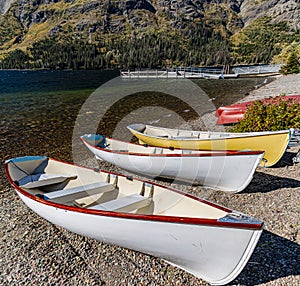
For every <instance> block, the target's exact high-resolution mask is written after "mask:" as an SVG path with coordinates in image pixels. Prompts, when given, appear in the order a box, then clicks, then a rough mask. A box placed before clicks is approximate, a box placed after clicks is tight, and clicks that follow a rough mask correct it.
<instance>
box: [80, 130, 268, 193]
mask: <svg viewBox="0 0 300 286" xmlns="http://www.w3.org/2000/svg"><path fill="white" fill-rule="evenodd" d="M81 140H82V141H83V143H84V144H85V146H86V147H87V148H88V149H89V150H90V151H91V152H92V153H93V154H94V155H95V156H96V158H97V159H99V160H104V161H107V162H109V163H111V164H114V165H116V166H118V167H120V168H123V169H125V170H127V171H130V172H133V173H137V174H141V175H145V176H150V177H154V178H155V177H165V178H173V179H176V180H179V181H181V180H182V181H187V182H191V183H197V184H201V185H203V186H205V187H209V188H213V189H216V190H221V191H224V192H228V193H237V192H241V191H242V190H244V189H245V188H246V187H247V186H248V184H249V183H250V182H251V180H252V178H253V174H254V172H255V170H256V168H257V166H258V165H259V163H260V161H261V159H262V158H263V155H264V152H263V151H198V150H182V149H173V148H171V149H169V148H161V147H150V146H148V145H138V144H133V143H128V142H124V141H120V140H116V139H112V138H106V137H105V136H103V135H98V134H86V135H83V136H81ZM237 170H238V171H239V174H238V176H237V174H236V171H237Z"/></svg>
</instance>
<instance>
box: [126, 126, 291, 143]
mask: <svg viewBox="0 0 300 286" xmlns="http://www.w3.org/2000/svg"><path fill="white" fill-rule="evenodd" d="M144 125H145V126H150V127H151V128H153V127H154V128H155V129H165V130H177V131H179V132H180V131H184V132H186V131H188V132H199V133H201V132H203V133H208V134H222V133H227V134H228V133H230V132H213V131H195V130H183V129H170V128H164V127H159V126H152V125H146V124H144ZM127 128H128V129H129V130H130V131H131V130H133V131H131V132H132V133H133V135H134V133H138V134H141V135H142V136H145V137H150V138H155V139H160V140H169V141H185V142H187V141H191V142H195V141H218V140H233V139H240V138H249V137H262V136H268V135H281V134H285V133H287V134H288V135H289V138H290V137H291V131H290V130H289V129H287V130H278V131H261V132H245V133H234V132H231V133H232V134H237V136H233V137H232V136H230V135H228V136H224V137H220V138H217V137H215V138H214V137H211V138H198V137H191V136H186V138H184V136H183V137H180V136H179V137H177V138H176V137H163V136H156V135H152V134H145V133H143V132H140V131H138V130H136V129H133V128H131V127H130V125H128V126H127Z"/></svg>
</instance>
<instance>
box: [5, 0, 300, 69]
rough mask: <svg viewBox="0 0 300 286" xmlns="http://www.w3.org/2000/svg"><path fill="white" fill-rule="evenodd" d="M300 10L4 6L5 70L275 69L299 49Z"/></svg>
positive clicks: (125, 0) (79, 2) (74, 2)
mask: <svg viewBox="0 0 300 286" xmlns="http://www.w3.org/2000/svg"><path fill="white" fill-rule="evenodd" d="M299 11H300V1H299V0H255V1H253V0H121V1H115V0H104V1H103V0H102V1H100V0H94V1H90V0H2V1H1V2H0V12H1V16H0V59H2V62H1V67H2V68H9V67H19V68H26V67H29V68H32V67H33V68H103V67H121V68H129V67H159V66H174V65H214V64H228V63H229V64H231V63H268V62H271V61H272V60H273V59H274V58H276V59H277V60H278V59H279V60H280V54H281V52H282V51H283V50H284V49H287V47H289V46H290V45H292V46H293V47H294V46H295V42H296V48H297V47H298V44H299V30H300V24H299V18H300V15H299V13H300V12H299ZM253 39H255V40H253ZM256 46H257V47H256Z"/></svg>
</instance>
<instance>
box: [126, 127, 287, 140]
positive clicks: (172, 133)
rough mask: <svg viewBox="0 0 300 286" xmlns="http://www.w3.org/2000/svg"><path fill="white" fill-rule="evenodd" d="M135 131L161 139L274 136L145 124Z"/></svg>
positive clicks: (266, 132)
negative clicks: (170, 127) (181, 128)
mask: <svg viewBox="0 0 300 286" xmlns="http://www.w3.org/2000/svg"><path fill="white" fill-rule="evenodd" d="M128 127H129V128H131V129H132V130H134V131H137V132H139V133H142V134H146V135H150V136H155V137H160V138H169V139H177V140H178V139H191V138H193V139H200V140H201V139H204V140H205V139H220V138H232V137H241V136H242V137H247V136H253V135H268V134H272V132H274V131H265V132H249V133H246V132H245V133H233V132H212V131H193V130H180V129H169V128H163V127H156V126H151V125H145V124H133V125H129V126H128ZM282 132H283V133H284V132H286V133H288V132H289V131H288V130H283V131H282Z"/></svg>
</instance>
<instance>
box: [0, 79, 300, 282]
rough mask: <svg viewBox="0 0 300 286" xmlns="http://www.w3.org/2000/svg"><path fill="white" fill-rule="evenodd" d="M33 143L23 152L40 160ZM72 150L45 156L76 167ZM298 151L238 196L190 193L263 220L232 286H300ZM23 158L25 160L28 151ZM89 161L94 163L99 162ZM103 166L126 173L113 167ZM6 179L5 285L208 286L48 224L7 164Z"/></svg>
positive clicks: (0, 200)
mask: <svg viewBox="0 0 300 286" xmlns="http://www.w3.org/2000/svg"><path fill="white" fill-rule="evenodd" d="M275 82H276V81H275ZM298 82H300V79H298ZM272 83H274V82H272ZM279 83H280V84H283V83H282V81H280V82H279ZM294 84H295V81H294ZM259 90H260V88H259V89H257V90H256V91H259ZM298 91H300V88H298ZM64 132H68V131H67V130H64ZM30 138H31V136H28V138H27V139H28V140H27V139H26V140H27V141H26V140H24V142H23V145H22V148H25V149H26V151H28V152H30V151H32V153H33V154H36V152H35V151H36V150H35V147H34V146H33V145H32V144H31V143H30ZM52 139H53V138H52ZM12 143H13V142H12ZM24 145H25V147H24ZM69 148H70V146H69V145H68V144H66V146H65V148H63V150H59V151H57V150H55V151H54V150H52V151H51V144H49V145H48V147H47V148H45V150H44V149H43V146H41V148H40V149H39V151H40V152H44V153H45V154H51V152H53V154H55V155H60V159H62V160H63V159H64V160H69V161H71V154H70V153H69V151H68V150H70V149H69ZM16 150H17V149H16ZM16 150H15V151H16ZM18 150H19V149H18ZM298 150H299V146H295V147H292V148H290V149H288V150H287V152H286V154H285V155H284V157H283V158H282V160H281V161H280V162H279V164H278V166H275V167H273V168H268V169H266V168H258V170H257V172H256V173H255V175H254V178H253V181H252V182H251V183H250V184H249V186H248V187H247V188H246V189H245V190H244V191H243V192H241V193H239V194H234V195H228V194H225V193H222V192H220V191H216V192H207V191H205V190H203V189H202V188H201V187H196V186H193V187H188V186H187V187H186V188H185V189H184V190H185V191H188V192H191V193H194V194H198V195H199V194H200V195H203V194H205V198H207V199H208V200H210V201H214V202H216V203H219V204H221V205H224V206H226V207H229V208H232V209H235V210H237V211H241V212H243V213H246V214H248V215H251V216H254V217H256V218H257V219H260V220H262V221H264V224H265V230H264V232H263V234H262V236H261V238H260V240H259V242H258V245H257V247H256V249H255V251H254V253H253V255H252V256H251V258H250V260H249V262H248V263H247V265H246V266H245V268H244V270H243V271H242V272H241V274H240V275H239V276H238V277H237V278H236V279H235V280H234V281H232V283H230V285H267V286H271V285H276V286H279V285H280V286H281V285H291V286H293V285H300V276H299V261H300V247H299V244H300V235H299V234H300V231H299V230H300V213H299V212H300V210H299V201H300V181H299V178H300V164H295V165H292V163H291V162H290V159H291V157H292V156H293V155H294V154H296V153H297V151H298ZM2 152H3V150H2ZM58 153H59V154H58ZM19 154H20V155H24V152H23V150H19ZM3 157H5V155H3V156H2V158H3ZM83 163H84V164H85V165H89V164H90V165H93V164H94V161H93V160H90V159H86V161H84V162H83ZM101 167H103V168H105V169H107V170H114V171H117V172H120V171H122V170H120V169H118V168H116V167H114V166H112V165H109V164H106V163H101ZM0 175H1V176H0V184H1V188H0V249H1V255H0V285H9V286H14V285H16V286H17V285H18V286H19V285H49V286H50V285H78V286H79V285H80V286H82V285H88V286H91V285H97V286H99V285H106V286H108V285H109V286H110V285H117V286H119V285H153V286H154V285H155V286H158V285H164V286H165V285H182V286H183V285H193V286H197V285H208V284H207V283H206V282H205V281H203V280H201V279H198V278H196V277H194V276H193V275H191V274H188V273H187V272H185V271H183V270H181V269H179V268H176V267H173V266H171V265H169V264H167V263H165V262H164V261H162V260H160V259H158V258H156V257H151V256H148V255H144V254H142V253H139V252H135V251H132V250H129V249H124V248H121V247H118V246H113V245H108V244H105V243H102V242H98V241H95V240H93V239H89V238H86V237H82V236H79V235H76V234H74V233H71V232H69V231H67V230H65V229H62V228H60V227H57V226H55V225H53V224H51V223H49V222H47V221H45V220H44V219H42V218H41V217H39V216H38V215H36V214H35V213H33V212H32V211H31V210H30V209H28V208H27V207H26V206H25V205H24V204H23V203H22V201H21V200H20V199H18V197H17V195H16V194H15V192H14V190H13V189H12V188H11V187H10V186H9V185H8V183H7V181H6V179H5V171H4V168H3V166H1V167H0ZM161 184H165V185H168V183H167V182H162V183H161ZM177 187H178V188H182V187H181V186H180V185H178V186H177Z"/></svg>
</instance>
